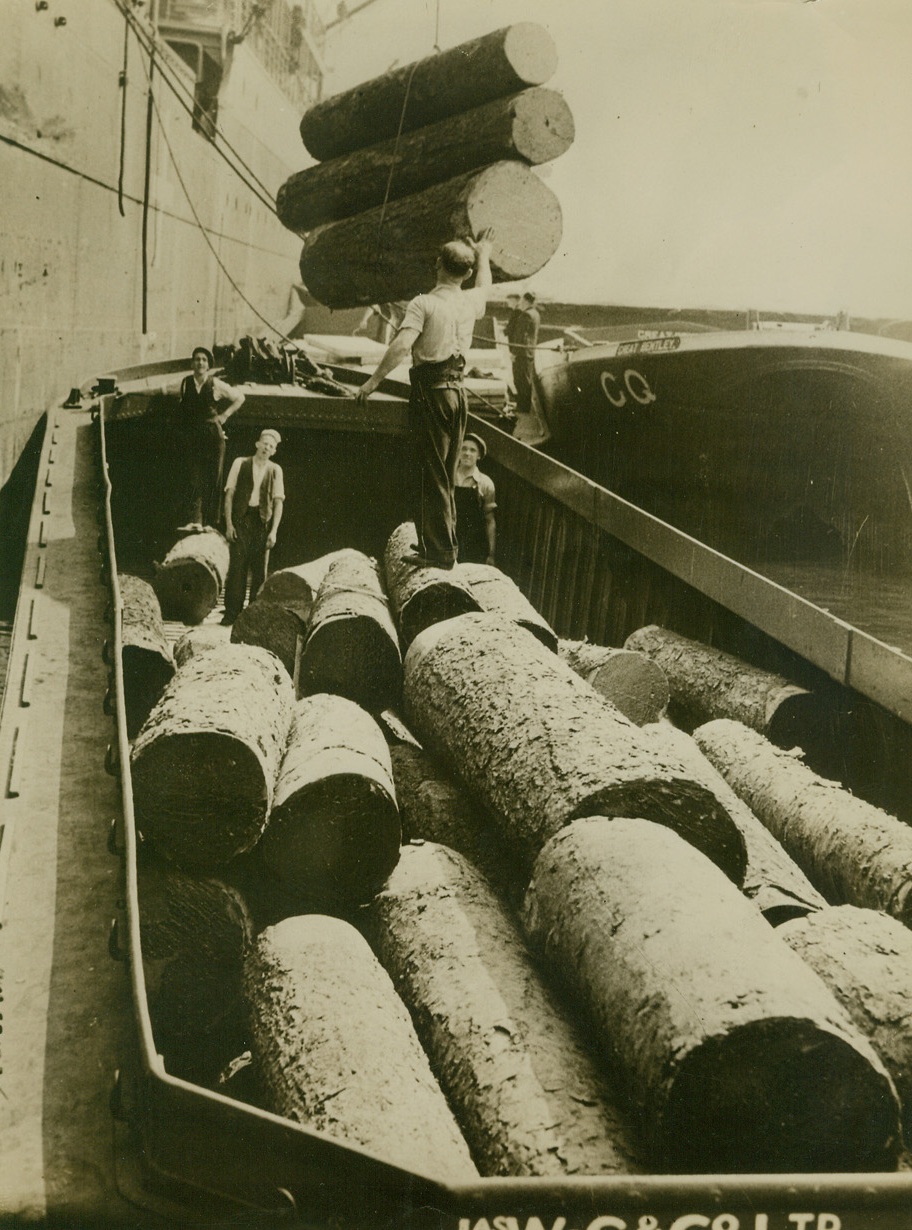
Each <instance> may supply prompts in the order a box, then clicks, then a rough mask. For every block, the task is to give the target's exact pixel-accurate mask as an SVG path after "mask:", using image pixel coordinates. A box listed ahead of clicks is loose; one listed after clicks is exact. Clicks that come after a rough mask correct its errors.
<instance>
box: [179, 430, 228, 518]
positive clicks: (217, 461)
mask: <svg viewBox="0 0 912 1230" xmlns="http://www.w3.org/2000/svg"><path fill="white" fill-rule="evenodd" d="M185 450H186V459H187V506H188V515H187V520H188V521H197V522H199V523H200V525H218V521H219V508H220V505H221V496H222V467H223V465H224V462H225V433H224V432H223V431H222V428H221V425H220V424H219V423H214V422H213V423H206V424H204V425H203V426H202V427H201V428H200V429H199V430H198V431H193V432H188V433H187V436H186V441H185Z"/></svg>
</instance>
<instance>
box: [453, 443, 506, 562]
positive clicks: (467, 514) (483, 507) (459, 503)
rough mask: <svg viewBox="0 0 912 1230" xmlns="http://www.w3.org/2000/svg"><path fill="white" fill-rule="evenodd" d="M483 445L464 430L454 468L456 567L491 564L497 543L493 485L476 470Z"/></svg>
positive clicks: (485, 476)
mask: <svg viewBox="0 0 912 1230" xmlns="http://www.w3.org/2000/svg"><path fill="white" fill-rule="evenodd" d="M486 452H487V446H486V445H485V442H484V440H482V438H481V436H477V435H476V434H475V432H474V431H467V432H466V434H465V436H464V437H463V441H462V448H461V449H460V451H459V462H458V464H457V466H456V490H455V494H456V540H457V542H458V543H459V562H460V564H493V563H494V548H495V546H496V541H497V527H496V522H495V519H494V510H495V508H496V507H497V500H496V493H495V490H494V483H493V481H492V480H491V479H490V478H489V477H488V475H487V474H482V472H481V470H479V468H478V463H479V461H482V460H483V459H484V455H485V453H486Z"/></svg>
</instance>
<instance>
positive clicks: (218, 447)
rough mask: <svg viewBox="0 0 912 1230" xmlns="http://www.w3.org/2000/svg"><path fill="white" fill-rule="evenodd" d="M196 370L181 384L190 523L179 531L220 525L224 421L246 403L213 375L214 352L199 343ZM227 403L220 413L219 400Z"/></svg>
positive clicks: (195, 353)
mask: <svg viewBox="0 0 912 1230" xmlns="http://www.w3.org/2000/svg"><path fill="white" fill-rule="evenodd" d="M190 361H191V365H192V367H193V373H192V375H190V376H185V377H184V379H183V381H182V382H181V387H180V411H179V415H180V418H179V430H180V435H181V437H182V440H181V443H182V447H183V450H184V456H185V460H186V466H187V487H188V490H187V504H188V506H189V515H188V517H187V524H186V525H180V526H178V530H182V531H192V530H201V529H202V528H203V526H204V525H213V526H214V525H217V523H218V515H219V505H220V502H221V483H222V467H223V465H224V463H225V432H224V430H223V427H224V424H225V423H226V422H227V421H228V419H229V418H230V417H231V415H232V414H234V413H235V411H237V410H239V409H240V408H241V406H242V405H243V404H244V394H243V393H239V392H238V391H237V389H233V388H232V387H231V386H230V385H228V384H225V382H224V380H219V379H218V377H216V376H213V375H210V369H211V368H212V367H213V366H214V362H215V361H214V359H213V356H212V351H211V350H207V349H206V347H205V346H197V347H195V348H194V350H193V354H192V355H191V360H190ZM220 401H225V402H227V403H228V404H227V406H226V407H225V409H224V410H222V411H221V412H219V409H218V402H220Z"/></svg>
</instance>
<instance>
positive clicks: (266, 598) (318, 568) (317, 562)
mask: <svg viewBox="0 0 912 1230" xmlns="http://www.w3.org/2000/svg"><path fill="white" fill-rule="evenodd" d="M353 554H357V552H355V551H354V550H353V549H352V548H351V547H343V548H342V549H341V550H340V551H330V552H329V553H328V554H327V555H321V556H320V557H319V558H318V559H314V560H309V561H308V562H307V563H305V564H297V565H295V567H293V568H279V569H277V570H276V571H275V572H271V573H270V574H269V576H268V577H267V578H266V580H265V581H264V582H263V584H262V585H261V586H260V592H259V594H258V595H257V597H258V598H259V600H260V601H261V602H278V603H279V604H280V605H281V606H286V607H289V608H290V609H291V610H293V611H295V612H296V613H297V614H298V615H299V617H300V618H301V619H303V620H304V621H305V622H306V621H307V620H308V619H309V618H310V611H311V607H312V606H313V602H314V598H316V596H317V590H318V589H319V588H320V584H321V582H322V580H323V578H324V577H325V576H326V570H327V568H329V566H330V564H332V563H333V562H334V561H335V560H337V559H339V558H341V557H343V556H346V555H353Z"/></svg>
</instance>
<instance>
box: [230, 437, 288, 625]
mask: <svg viewBox="0 0 912 1230" xmlns="http://www.w3.org/2000/svg"><path fill="white" fill-rule="evenodd" d="M281 443H282V437H281V436H280V435H279V433H278V432H277V431H276V430H275V428H273V427H266V428H264V429H263V430H262V431H261V432H260V437H259V439H258V440H257V442H256V450H255V452H254V454H253V456H252V457H235V459H234V461H233V462H232V463H231V469H230V470H229V471H228V478H227V480H226V482H225V537H226V538H227V539H228V541H229V543H230V544H231V558H230V560H229V563H228V576H227V578H226V580H225V614H224V617H223V618H222V623H223V624H233V623H234V621H235V620H236V619H237V617H238V615H240V613H241V611H242V610H243V609H244V600H245V598H246V595H247V578H248V575H249V577H250V597H251V600H253V599H254V598H255V597H256V596H257V592H258V591H259V588H260V586H261V585H262V584H263V582H264V581H265V580H266V565H267V562H268V559H269V552H270V551H271V550H272V548H273V547H274V546H275V541H276V534H277V533H278V531H279V523H280V521H281V520H282V510H283V508H284V505H285V480H284V477H283V474H282V467H281V466H280V465H277V464H276V462H274V461H272V460H271V458H272V456H273V455H274V453H275V451H276V449H277V448H278V447H279V445H280V444H281Z"/></svg>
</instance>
